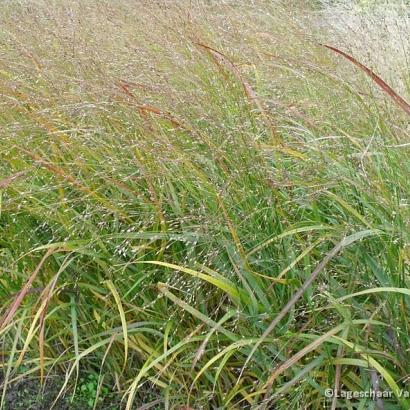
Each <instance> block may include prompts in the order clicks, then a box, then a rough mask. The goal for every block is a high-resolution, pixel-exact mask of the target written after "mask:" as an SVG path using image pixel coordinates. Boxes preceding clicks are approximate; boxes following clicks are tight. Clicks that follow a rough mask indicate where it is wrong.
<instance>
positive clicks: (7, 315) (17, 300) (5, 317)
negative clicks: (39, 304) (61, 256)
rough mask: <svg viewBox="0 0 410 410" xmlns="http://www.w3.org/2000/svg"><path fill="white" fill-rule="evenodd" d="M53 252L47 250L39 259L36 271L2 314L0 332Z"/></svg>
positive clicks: (52, 250)
mask: <svg viewBox="0 0 410 410" xmlns="http://www.w3.org/2000/svg"><path fill="white" fill-rule="evenodd" d="M53 252H55V249H49V250H48V251H47V252H46V254H45V255H44V256H43V258H42V259H41V261H40V263H39V264H38V265H37V267H36V269H35V270H34V272H33V273H32V274H31V275H30V277H29V278H28V280H27V282H26V283H25V285H24V286H23V288H22V289H21V290H20V292H19V293H18V294H17V296H16V297H15V299H14V302H13V303H12V304H11V306H10V307H9V309H7V311H6V312H5V313H4V315H3V316H2V318H1V319H0V330H1V329H4V327H5V326H7V325H8V324H9V322H10V321H11V320H12V319H13V317H14V315H15V313H16V311H17V309H18V308H19V306H20V305H21V303H22V301H23V299H24V297H25V296H26V294H27V293H28V291H29V289H30V287H31V285H32V284H33V282H34V279H35V278H36V276H37V274H38V273H39V272H40V269H41V268H42V266H43V265H44V262H45V261H46V260H47V258H48V257H49V256H50V255H51V254H52V253H53Z"/></svg>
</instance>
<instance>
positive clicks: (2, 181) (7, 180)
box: [0, 171, 26, 189]
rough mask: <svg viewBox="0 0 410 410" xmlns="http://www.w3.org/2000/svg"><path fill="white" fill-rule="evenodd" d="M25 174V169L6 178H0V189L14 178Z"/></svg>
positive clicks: (5, 186)
mask: <svg viewBox="0 0 410 410" xmlns="http://www.w3.org/2000/svg"><path fill="white" fill-rule="evenodd" d="M25 175H26V171H20V172H16V173H15V174H13V175H10V176H8V177H6V178H3V179H1V180H0V189H4V188H7V187H8V186H9V185H10V184H11V183H12V182H13V181H14V180H16V179H18V178H21V177H23V176H25Z"/></svg>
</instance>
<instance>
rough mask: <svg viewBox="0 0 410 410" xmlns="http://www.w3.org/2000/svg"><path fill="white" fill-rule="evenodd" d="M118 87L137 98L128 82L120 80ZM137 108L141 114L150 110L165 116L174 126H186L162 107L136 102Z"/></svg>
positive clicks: (129, 95)
mask: <svg viewBox="0 0 410 410" xmlns="http://www.w3.org/2000/svg"><path fill="white" fill-rule="evenodd" d="M117 85H118V87H120V88H121V90H122V91H123V92H124V93H125V94H126V95H128V97H131V98H133V99H135V95H134V94H132V92H131V91H130V90H129V88H130V87H129V85H128V84H124V83H121V82H119V83H118V84H117ZM135 106H136V108H137V109H138V111H139V112H140V114H145V113H146V112H150V113H153V114H155V115H158V116H160V117H162V118H165V119H166V120H168V121H169V122H170V123H171V124H172V125H173V126H174V127H181V128H186V127H185V126H184V125H183V124H181V123H180V122H179V121H178V120H176V119H175V118H174V117H173V116H172V115H171V114H170V113H166V112H164V111H162V110H161V109H159V108H157V107H154V106H153V105H148V104H136V105H135Z"/></svg>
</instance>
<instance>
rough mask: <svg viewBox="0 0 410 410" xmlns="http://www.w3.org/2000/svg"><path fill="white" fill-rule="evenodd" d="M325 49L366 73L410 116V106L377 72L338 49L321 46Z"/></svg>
mask: <svg viewBox="0 0 410 410" xmlns="http://www.w3.org/2000/svg"><path fill="white" fill-rule="evenodd" d="M321 45H322V46H323V47H326V48H328V49H329V50H332V51H334V52H335V53H337V54H340V55H341V56H343V57H344V58H346V59H347V60H349V61H351V62H352V63H353V64H354V65H355V66H356V67H359V68H360V69H361V70H362V71H363V72H364V73H366V74H367V75H368V76H369V77H370V78H371V79H372V80H373V81H374V82H375V83H376V84H377V85H378V86H379V87H380V88H381V89H382V90H383V91H384V92H385V93H386V94H387V95H388V96H389V97H390V98H391V99H392V100H393V101H394V102H395V103H396V104H397V105H398V106H399V107H400V108H401V109H402V110H403V111H404V112H405V113H406V114H408V115H410V104H409V103H408V102H407V101H406V100H404V99H403V98H402V97H400V95H398V94H397V93H396V91H394V90H393V88H391V87H390V86H389V85H388V84H387V83H386V82H385V81H383V80H382V79H381V78H380V77H379V76H378V75H377V74H376V73H375V72H373V71H372V70H370V68H368V67H366V66H365V65H364V64H362V63H360V62H359V61H357V60H356V59H355V58H354V57H352V56H351V55H349V54H347V53H345V52H344V51H341V50H339V49H338V48H336V47H332V46H329V45H327V44H321Z"/></svg>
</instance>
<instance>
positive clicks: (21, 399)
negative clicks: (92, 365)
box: [0, 377, 162, 410]
mask: <svg viewBox="0 0 410 410" xmlns="http://www.w3.org/2000/svg"><path fill="white" fill-rule="evenodd" d="M63 381H64V378H63V377H61V378H55V379H52V380H49V381H48V382H47V383H46V385H45V387H44V388H43V387H42V386H41V385H40V383H39V381H38V380H37V379H28V378H27V379H24V380H21V381H19V382H16V383H14V384H11V385H9V386H8V388H7V390H6V395H5V406H4V409H5V410H50V409H51V406H52V404H53V403H54V400H55V398H56V397H57V395H58V393H59V391H60V388H61V385H62V383H63ZM93 381H94V379H92V378H91V379H90V378H89V377H86V378H81V379H80V381H79V383H78V387H77V390H76V394H75V395H74V398H73V397H72V394H69V393H68V394H67V395H66V396H65V397H62V398H61V399H59V400H58V402H57V403H56V404H55V406H54V407H53V409H55V410H88V409H89V410H92V409H93V405H94V399H95V389H94V387H93V386H94V384H93ZM93 390H94V391H93ZM1 394H2V388H1V392H0V396H1ZM146 399H147V400H141V398H140V399H138V398H137V399H136V400H135V405H134V406H133V408H135V409H138V408H146V409H148V408H149V409H154V410H155V409H160V408H161V404H162V400H160V399H159V398H158V395H157V393H156V392H149V391H147V392H146ZM155 402H156V403H157V404H155ZM148 403H152V406H151V405H147V404H148ZM124 406H125V405H124V403H121V395H120V394H118V393H113V392H109V391H107V390H106V389H104V390H103V391H102V392H101V393H100V398H99V400H98V403H97V406H96V409H98V410H122V409H123V408H124Z"/></svg>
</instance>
